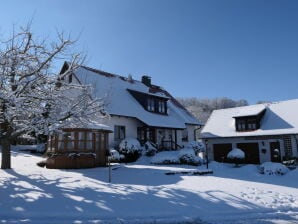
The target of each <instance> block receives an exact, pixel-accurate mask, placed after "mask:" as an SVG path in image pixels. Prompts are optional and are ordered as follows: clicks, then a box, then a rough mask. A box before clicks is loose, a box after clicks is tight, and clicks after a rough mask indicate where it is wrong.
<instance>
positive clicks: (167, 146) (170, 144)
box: [159, 141, 183, 150]
mask: <svg viewBox="0 0 298 224" xmlns="http://www.w3.org/2000/svg"><path fill="white" fill-rule="evenodd" d="M182 148H183V146H181V145H178V144H177V143H176V142H174V141H162V142H161V145H160V148H159V149H160V150H177V149H182Z"/></svg>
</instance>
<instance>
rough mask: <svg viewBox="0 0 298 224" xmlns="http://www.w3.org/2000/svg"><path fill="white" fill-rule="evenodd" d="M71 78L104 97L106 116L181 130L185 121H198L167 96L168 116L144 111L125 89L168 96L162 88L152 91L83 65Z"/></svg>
mask: <svg viewBox="0 0 298 224" xmlns="http://www.w3.org/2000/svg"><path fill="white" fill-rule="evenodd" d="M75 77H76V78H77V79H79V80H80V82H81V83H84V84H89V85H92V86H93V88H94V91H95V96H96V97H98V98H103V97H104V98H105V99H104V100H105V103H106V104H105V105H106V111H107V112H108V113H109V114H110V115H119V116H126V117H135V118H137V119H138V120H140V121H142V122H144V123H145V124H147V125H149V126H154V127H164V128H180V129H184V128H185V127H186V123H187V124H194V125H199V124H200V122H199V121H198V120H197V119H196V118H195V117H194V116H193V115H191V114H190V113H188V112H187V111H185V110H183V109H182V108H180V107H178V106H177V105H176V103H175V102H174V100H173V99H171V98H170V99H169V100H168V101H167V109H168V116H163V115H160V114H156V113H151V112H149V111H146V110H145V109H144V107H143V106H142V105H141V104H140V103H139V102H138V101H137V100H136V99H135V98H134V97H133V96H132V95H131V94H130V93H129V91H128V90H133V91H137V92H141V93H146V94H148V95H152V96H153V95H154V96H156V97H162V98H166V99H168V98H169V97H168V96H167V95H166V94H165V92H164V90H163V89H162V88H160V89H159V91H156V92H154V93H152V92H151V91H150V88H149V87H148V86H146V85H145V84H143V83H142V82H140V81H137V80H131V79H127V78H125V77H122V76H118V75H114V74H110V73H106V72H103V71H99V70H95V69H91V68H87V67H85V66H81V67H79V68H78V69H77V70H76V71H75Z"/></svg>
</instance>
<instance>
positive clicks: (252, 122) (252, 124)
mask: <svg viewBox="0 0 298 224" xmlns="http://www.w3.org/2000/svg"><path fill="white" fill-rule="evenodd" d="M247 129H248V130H256V129H257V121H256V119H248V120H247Z"/></svg>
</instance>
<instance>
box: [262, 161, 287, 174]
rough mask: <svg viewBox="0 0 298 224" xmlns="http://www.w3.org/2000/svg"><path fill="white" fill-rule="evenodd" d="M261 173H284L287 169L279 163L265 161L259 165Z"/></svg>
mask: <svg viewBox="0 0 298 224" xmlns="http://www.w3.org/2000/svg"><path fill="white" fill-rule="evenodd" d="M259 171H260V173H261V174H266V175H284V174H286V173H287V172H288V171H289V169H288V168H287V167H286V166H285V165H283V164H281V163H272V162H265V163H263V164H262V165H260V167H259Z"/></svg>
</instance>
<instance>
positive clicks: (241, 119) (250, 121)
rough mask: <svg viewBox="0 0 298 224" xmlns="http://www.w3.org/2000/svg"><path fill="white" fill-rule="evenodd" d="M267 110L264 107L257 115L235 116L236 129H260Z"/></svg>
mask: <svg viewBox="0 0 298 224" xmlns="http://www.w3.org/2000/svg"><path fill="white" fill-rule="evenodd" d="M265 112H266V109H263V110H261V111H260V112H259V113H257V114H255V115H249V116H238V117H234V118H235V120H236V122H235V126H236V131H255V130H257V129H259V128H260V126H261V119H262V117H263V116H264V114H265Z"/></svg>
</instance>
